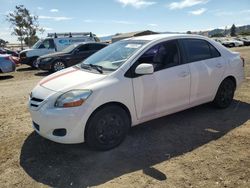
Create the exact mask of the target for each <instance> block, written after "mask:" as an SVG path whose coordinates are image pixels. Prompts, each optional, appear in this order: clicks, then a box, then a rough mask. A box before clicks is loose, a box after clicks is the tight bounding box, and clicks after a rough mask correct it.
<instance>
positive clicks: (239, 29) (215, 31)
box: [99, 25, 250, 41]
mask: <svg viewBox="0 0 250 188" xmlns="http://www.w3.org/2000/svg"><path fill="white" fill-rule="evenodd" d="M230 29H231V28H227V29H226V30H225V29H213V30H208V31H197V32H192V33H195V34H202V35H206V36H207V35H208V36H212V35H214V34H220V33H221V34H224V35H229V34H230ZM243 31H248V32H250V25H243V26H239V27H236V33H240V32H243ZM159 33H161V34H183V32H171V31H165V32H159ZM113 36H115V35H109V36H104V37H99V39H100V40H101V41H109V40H111V39H112V37H113Z"/></svg>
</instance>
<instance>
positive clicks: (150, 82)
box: [29, 34, 244, 143]
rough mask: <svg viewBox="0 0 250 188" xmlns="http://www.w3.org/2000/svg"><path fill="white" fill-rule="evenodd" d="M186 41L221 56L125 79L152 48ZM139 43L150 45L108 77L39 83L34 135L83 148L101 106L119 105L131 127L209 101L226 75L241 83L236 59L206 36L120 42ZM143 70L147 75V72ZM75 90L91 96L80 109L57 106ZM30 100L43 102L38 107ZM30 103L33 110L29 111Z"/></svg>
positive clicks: (75, 73) (81, 73)
mask: <svg viewBox="0 0 250 188" xmlns="http://www.w3.org/2000/svg"><path fill="white" fill-rule="evenodd" d="M185 38H194V39H202V40H205V41H208V42H209V43H210V44H212V45H213V46H214V47H215V48H216V49H217V50H218V51H219V52H220V54H221V57H218V58H212V59H208V60H202V61H197V62H193V63H187V64H182V65H179V66H175V67H171V68H167V69H164V70H161V71H158V72H154V73H153V74H148V75H144V76H140V77H136V78H127V77H125V76H124V75H125V73H126V72H127V71H128V70H129V68H130V67H131V66H132V65H133V64H134V63H135V62H136V60H137V59H138V58H139V57H140V56H141V55H142V54H143V53H144V52H146V51H147V50H148V49H150V48H151V47H152V46H154V45H156V44H159V43H161V42H165V41H169V40H173V39H185ZM137 40H146V41H148V43H146V44H145V45H144V46H143V47H141V48H140V49H139V50H138V51H136V52H135V53H134V54H133V55H132V56H130V57H129V58H128V59H127V60H126V61H125V63H124V64H123V65H121V66H120V67H119V68H118V69H117V70H116V71H113V72H110V73H109V74H99V73H92V72H88V71H86V70H83V69H79V68H77V67H70V68H68V69H65V70H62V71H59V72H56V73H54V74H52V75H50V76H48V77H46V78H44V79H43V80H41V81H40V82H39V83H38V85H37V86H36V87H35V88H34V89H33V90H32V93H31V97H30V100H29V110H30V113H31V117H32V120H33V122H35V123H36V124H38V125H39V126H40V130H37V129H35V128H34V129H35V130H36V132H38V134H40V135H42V136H43V137H45V138H48V139H50V140H53V141H55V142H59V143H81V142H84V131H85V125H86V123H87V121H88V119H89V117H90V116H91V114H92V113H93V112H94V111H95V110H96V109H97V108H98V107H100V106H102V105H103V104H106V103H109V102H118V103H121V104H123V105H124V106H126V107H127V109H128V111H129V113H130V115H131V121H132V122H131V124H132V126H134V125H137V124H140V123H142V122H145V121H148V120H152V119H155V118H157V117H161V116H164V115H168V114H171V113H175V112H178V111H181V110H184V109H187V108H190V107H193V106H196V105H199V104H203V103H206V102H210V101H212V100H213V99H214V97H215V95H216V92H217V89H218V87H219V85H220V83H221V82H222V81H223V80H224V79H225V78H226V77H228V76H233V77H234V78H235V80H236V85H237V86H239V85H240V84H241V82H242V81H243V80H244V67H243V63H242V61H241V59H240V56H239V54H238V53H233V52H231V51H229V50H228V49H227V48H225V47H224V46H222V45H221V44H219V43H217V42H215V41H213V40H210V39H208V38H206V37H202V36H196V35H169V34H159V35H148V36H141V37H135V38H131V39H125V40H124V41H137ZM110 46H111V45H110ZM101 51H102V50H101ZM146 68H147V67H146ZM147 71H149V72H150V70H149V69H148V70H147ZM73 89H88V90H91V91H92V94H91V95H90V96H89V98H88V99H87V100H86V101H85V102H84V103H83V104H82V105H81V106H78V107H72V108H58V107H55V102H56V100H57V99H58V97H59V96H61V95H62V94H64V93H65V92H68V91H70V90H73ZM33 98H37V99H42V100H43V101H38V102H37V101H34V100H32V99H33ZM34 104H35V105H36V107H34V106H32V105H34ZM57 128H65V129H66V130H67V134H66V135H65V136H62V137H60V136H54V135H53V134H52V132H53V130H54V129H57Z"/></svg>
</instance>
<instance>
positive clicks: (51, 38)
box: [19, 32, 96, 67]
mask: <svg viewBox="0 0 250 188" xmlns="http://www.w3.org/2000/svg"><path fill="white" fill-rule="evenodd" d="M95 41H96V37H95V35H94V34H92V33H91V32H87V33H49V34H48V37H47V38H45V39H41V40H39V41H37V42H36V43H35V44H34V45H33V47H32V48H31V49H27V50H23V51H21V52H20V53H19V57H20V62H21V63H22V64H27V65H30V66H32V67H35V62H36V59H37V58H38V57H40V56H42V55H46V54H50V53H54V52H61V51H62V50H63V49H65V48H67V47H68V46H69V45H71V44H74V43H79V42H95Z"/></svg>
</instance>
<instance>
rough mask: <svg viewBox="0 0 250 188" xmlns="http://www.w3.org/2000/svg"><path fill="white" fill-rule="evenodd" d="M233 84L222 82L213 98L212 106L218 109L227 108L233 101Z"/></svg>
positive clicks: (227, 81) (231, 82) (229, 81)
mask: <svg viewBox="0 0 250 188" xmlns="http://www.w3.org/2000/svg"><path fill="white" fill-rule="evenodd" d="M234 92H235V84H234V82H233V81H232V80H230V79H226V80H224V81H223V82H222V83H221V85H220V87H219V89H218V91H217V93H216V96H215V98H214V101H213V104H214V105H215V106H216V107H218V108H227V107H228V106H230V104H231V103H232V101H233V97H234Z"/></svg>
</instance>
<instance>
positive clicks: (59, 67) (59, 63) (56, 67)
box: [52, 60, 67, 72]
mask: <svg viewBox="0 0 250 188" xmlns="http://www.w3.org/2000/svg"><path fill="white" fill-rule="evenodd" d="M66 67H67V66H66V64H65V62H63V61H61V60H56V61H55V62H54V63H53V64H52V72H57V71H60V70H63V69H65V68H66Z"/></svg>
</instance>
